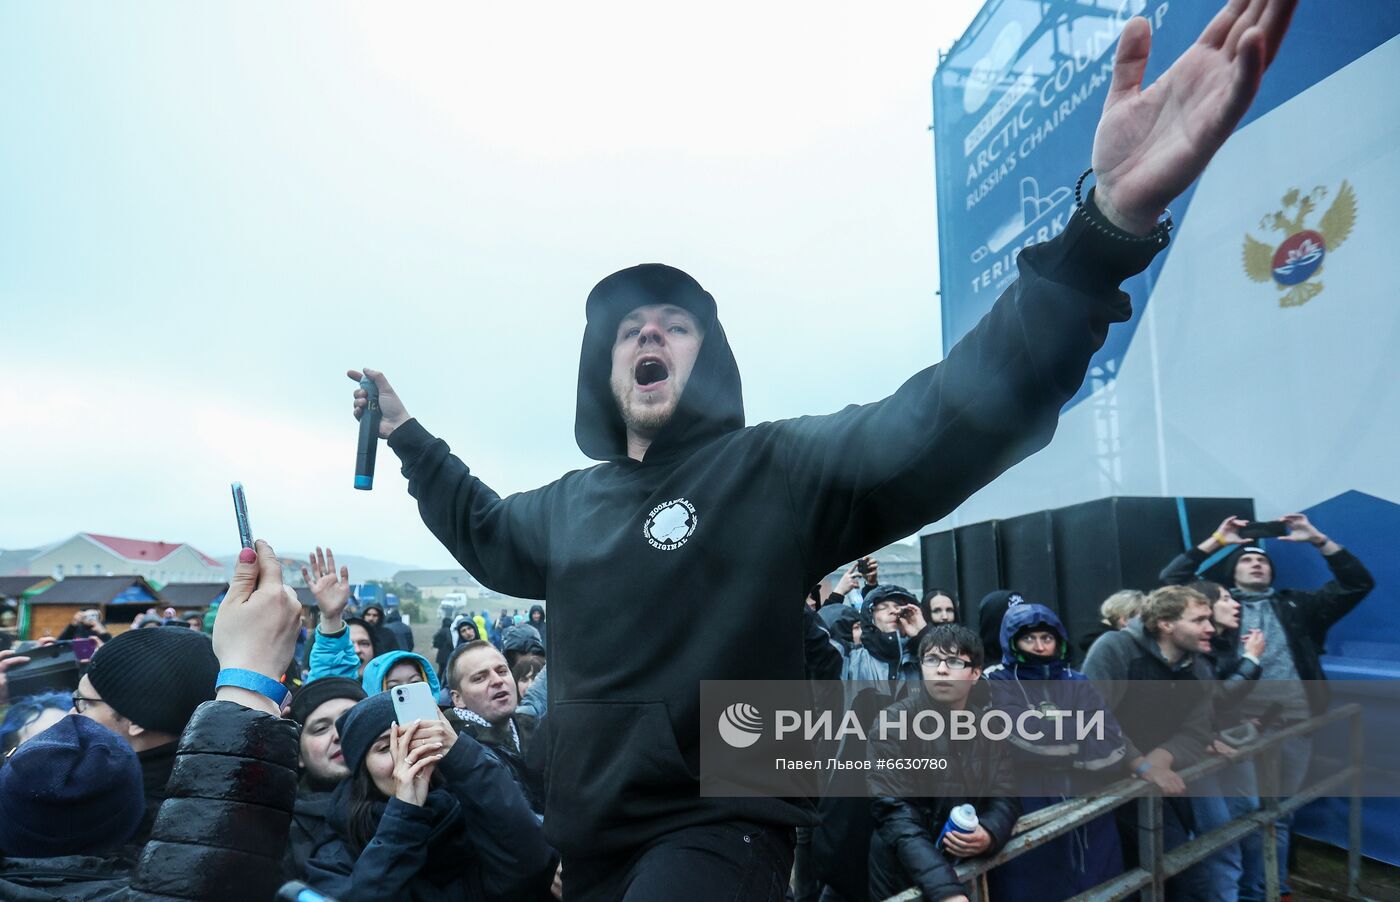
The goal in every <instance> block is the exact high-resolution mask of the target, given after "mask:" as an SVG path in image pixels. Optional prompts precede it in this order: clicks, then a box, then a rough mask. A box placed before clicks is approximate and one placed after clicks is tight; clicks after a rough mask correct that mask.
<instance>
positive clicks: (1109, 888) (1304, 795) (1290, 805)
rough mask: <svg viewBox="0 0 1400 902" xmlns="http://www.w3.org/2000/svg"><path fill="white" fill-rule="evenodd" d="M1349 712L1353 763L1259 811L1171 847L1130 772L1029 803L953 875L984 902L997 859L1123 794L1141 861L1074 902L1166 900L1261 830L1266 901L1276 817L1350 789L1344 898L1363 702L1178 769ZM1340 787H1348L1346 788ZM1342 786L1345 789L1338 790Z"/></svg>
mask: <svg viewBox="0 0 1400 902" xmlns="http://www.w3.org/2000/svg"><path fill="white" fill-rule="evenodd" d="M1342 720H1349V721H1350V724H1349V727H1350V733H1349V737H1348V744H1349V747H1348V758H1349V759H1350V765H1349V766H1348V767H1345V768H1343V769H1341V770H1340V771H1337V772H1335V773H1332V774H1329V775H1328V776H1326V777H1324V778H1322V779H1320V780H1318V781H1317V782H1316V783H1313V784H1312V785H1311V786H1306V787H1304V788H1302V789H1300V790H1298V792H1296V793H1295V794H1293V795H1292V796H1290V797H1288V798H1286V799H1277V798H1273V797H1267V798H1264V797H1261V798H1260V800H1259V802H1260V808H1259V810H1258V811H1254V812H1251V813H1249V814H1245V815H1241V816H1240V817H1238V818H1235V819H1234V820H1231V821H1229V822H1227V823H1225V824H1222V825H1220V826H1219V827H1217V828H1215V829H1214V830H1211V831H1210V832H1209V833H1206V834H1203V835H1201V836H1198V837H1196V838H1195V839H1193V840H1191V841H1190V842H1187V843H1184V844H1183V845H1180V846H1177V847H1176V848H1175V849H1172V850H1171V851H1170V852H1168V851H1165V850H1164V849H1163V845H1162V794H1161V792H1160V791H1159V790H1158V789H1157V787H1156V786H1155V785H1154V784H1152V783H1148V782H1146V781H1144V780H1139V779H1136V778H1129V779H1126V780H1120V781H1119V782H1117V783H1114V784H1113V785H1111V786H1109V787H1107V789H1106V790H1105V791H1104V792H1103V793H1102V794H1100V795H1098V796H1095V797H1094V798H1090V799H1070V800H1068V801H1065V802H1060V803H1059V804H1057V805H1051V806H1050V807H1048V808H1042V809H1040V810H1039V811H1033V812H1031V813H1030V814H1027V815H1024V816H1022V817H1021V818H1020V819H1018V820H1017V821H1016V826H1015V828H1014V829H1013V830H1012V838H1011V840H1010V841H1009V842H1008V843H1007V844H1006V845H1005V846H1003V847H1002V849H1001V851H1000V852H998V853H997V854H996V855H993V856H991V857H989V858H974V859H971V860H968V861H964V862H962V863H960V864H959V865H958V866H957V874H958V878H959V879H960V880H962V882H963V885H964V886H965V887H966V888H967V891H968V892H967V896H968V899H969V900H970V902H988V900H989V899H990V896H989V894H988V892H987V872H988V871H991V870H992V869H993V868H995V867H996V866H997V865H1000V864H1005V863H1006V862H1008V861H1010V860H1012V859H1013V858H1016V857H1018V856H1020V855H1022V854H1025V853H1026V852H1029V851H1031V850H1032V849H1036V848H1038V847H1040V846H1042V845H1044V844H1045V843H1047V842H1049V841H1050V840H1052V839H1054V838H1055V837H1057V836H1062V835H1064V834H1065V833H1068V832H1069V831H1071V830H1074V829H1076V828H1078V827H1081V826H1083V825H1084V824H1087V823H1088V822H1089V821H1092V820H1093V819H1094V818H1096V817H1099V816H1101V815H1103V814H1106V813H1107V812H1110V811H1113V810H1115V809H1117V808H1118V807H1120V806H1122V805H1125V804H1127V803H1128V802H1131V801H1133V800H1134V799H1136V800H1137V803H1138V835H1139V837H1140V838H1141V839H1140V841H1139V843H1138V866H1137V867H1135V868H1129V869H1127V870H1125V871H1124V872H1123V873H1122V874H1120V875H1118V876H1117V877H1115V878H1113V879H1112V880H1109V881H1107V882H1105V883H1101V884H1099V885H1098V886H1096V887H1094V888H1093V889H1091V890H1087V891H1086V892H1083V893H1080V894H1079V895H1078V896H1075V897H1074V899H1073V900H1071V902H1112V900H1117V899H1124V898H1127V897H1128V896H1131V895H1132V894H1133V893H1136V892H1141V893H1142V899H1143V900H1145V902H1164V900H1165V899H1166V882H1167V878H1169V877H1173V876H1175V875H1177V874H1180V873H1181V872H1182V871H1184V870H1186V869H1187V868H1189V867H1191V866H1192V865H1194V864H1196V863H1198V862H1200V861H1202V860H1204V859H1205V858H1207V857H1208V856H1210V855H1211V854H1213V853H1214V852H1216V851H1218V850H1220V849H1222V848H1224V847H1225V846H1228V845H1230V844H1231V843H1235V842H1239V841H1240V840H1241V839H1243V838H1244V837H1246V836H1248V835H1249V834H1251V833H1254V832H1256V831H1258V830H1263V831H1264V843H1263V845H1264V875H1265V889H1266V892H1267V897H1268V899H1269V900H1270V902H1276V900H1277V899H1278V898H1279V885H1278V847H1277V845H1276V844H1275V832H1276V827H1275V822H1276V821H1277V820H1278V819H1279V818H1281V817H1284V816H1286V815H1288V814H1291V813H1293V812H1294V811H1297V810H1298V809H1299V808H1301V807H1303V806H1304V805H1306V804H1307V803H1309V802H1311V801H1312V800H1313V799H1316V798H1320V797H1322V796H1325V795H1347V796H1348V797H1349V799H1350V803H1349V805H1350V807H1349V809H1348V824H1347V829H1348V840H1349V841H1348V843H1347V889H1346V894H1347V896H1348V897H1349V898H1352V899H1360V898H1362V896H1361V771H1362V768H1361V752H1362V743H1361V740H1362V732H1361V706H1360V705H1358V704H1355V703H1352V704H1348V705H1343V706H1341V707H1338V708H1336V709H1334V710H1332V711H1328V712H1327V713H1326V714H1319V715H1318V716H1317V717H1313V718H1311V719H1309V720H1305V721H1303V722H1301V723H1297V724H1294V725H1292V726H1290V727H1286V728H1284V729H1282V730H1279V731H1277V732H1273V733H1268V734H1266V735H1265V736H1262V737H1260V738H1259V739H1257V740H1255V741H1254V742H1251V743H1249V744H1247V745H1244V746H1241V747H1240V748H1239V749H1238V752H1237V754H1236V755H1235V756H1234V757H1231V758H1224V757H1220V756H1211V757H1209V758H1207V759H1206V760H1204V761H1201V762H1199V763H1197V764H1193V765H1192V766H1191V767H1188V768H1186V769H1185V770H1183V771H1181V772H1180V776H1181V778H1182V780H1184V781H1185V782H1187V783H1190V782H1192V781H1193V780H1198V779H1200V778H1201V777H1204V776H1207V775H1208V774H1213V773H1215V772H1216V771H1219V770H1223V769H1225V768H1227V767H1230V766H1231V765H1234V764H1238V763H1239V762H1241V761H1250V760H1253V759H1255V758H1256V757H1258V756H1259V755H1260V754H1261V753H1264V752H1267V751H1269V750H1270V749H1273V748H1275V747H1277V746H1278V745H1279V744H1280V743H1281V742H1283V741H1284V740H1285V739H1289V738H1292V737H1294V736H1305V735H1309V734H1311V733H1314V732H1316V731H1317V730H1320V729H1322V728H1323V727H1326V726H1328V725H1330V724H1334V723H1337V722H1338V721H1342ZM1343 787H1345V789H1343ZM1339 790H1342V791H1339ZM921 898H923V896H922V894H921V893H920V892H919V890H918V888H917V887H911V888H910V889H907V890H905V891H904V892H902V893H899V894H898V895H895V896H891V897H890V898H889V899H888V900H886V902H908V900H913V899H921Z"/></svg>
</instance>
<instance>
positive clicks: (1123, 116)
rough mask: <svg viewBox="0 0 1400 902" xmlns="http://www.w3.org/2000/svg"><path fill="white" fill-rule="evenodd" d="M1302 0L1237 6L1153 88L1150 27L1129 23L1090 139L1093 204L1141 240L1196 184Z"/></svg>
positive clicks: (1236, 2)
mask: <svg viewBox="0 0 1400 902" xmlns="http://www.w3.org/2000/svg"><path fill="white" fill-rule="evenodd" d="M1296 4H1297V0H1231V2H1230V3H1229V4H1228V5H1227V6H1225V8H1223V9H1222V10H1221V11H1220V12H1219V13H1217V14H1216V16H1215V18H1214V19H1212V20H1211V22H1210V24H1209V25H1208V26H1206V29H1205V31H1203V32H1201V36H1200V37H1199V38H1197V39H1196V42H1195V43H1194V44H1192V45H1191V46H1190V47H1189V48H1188V49H1187V50H1186V52H1185V53H1183V54H1182V55H1181V56H1179V57H1177V59H1176V61H1175V62H1174V63H1172V65H1171V66H1170V68H1168V69H1167V71H1166V72H1163V73H1162V74H1161V76H1159V77H1158V78H1157V80H1156V81H1155V82H1153V84H1152V85H1151V87H1149V88H1148V89H1147V90H1145V91H1144V90H1142V76H1143V72H1144V71H1146V69H1147V55H1148V51H1149V49H1150V48H1151V46H1152V29H1151V27H1150V26H1149V25H1148V22H1147V20H1146V19H1144V18H1141V17H1134V18H1132V19H1130V20H1128V23H1127V25H1126V26H1125V27H1124V28H1123V33H1122V35H1121V36H1120V37H1119V39H1118V51H1117V53H1116V54H1115V55H1114V59H1113V80H1112V82H1111V83H1110V85H1109V88H1108V96H1107V98H1105V100H1104V105H1103V117H1102V118H1100V119H1099V126H1098V130H1097V131H1096V132H1095V134H1094V151H1093V156H1092V165H1093V167H1094V172H1095V173H1096V174H1097V175H1098V180H1099V181H1098V188H1097V190H1096V191H1095V192H1094V198H1095V200H1096V201H1097V203H1098V207H1099V209H1100V210H1102V211H1103V214H1104V215H1105V216H1107V217H1108V219H1109V220H1110V221H1111V222H1113V224H1114V225H1116V226H1118V227H1119V228H1121V229H1125V230H1127V231H1129V232H1133V233H1135V234H1138V235H1146V234H1148V232H1150V231H1151V230H1152V228H1153V227H1154V225H1155V223H1156V221H1157V217H1158V216H1159V215H1160V214H1161V212H1162V211H1163V210H1164V209H1165V208H1166V205H1167V204H1168V203H1169V202H1170V201H1171V200H1172V198H1174V197H1176V196H1177V195H1178V194H1180V193H1181V192H1182V191H1183V190H1185V188H1186V186H1188V185H1190V184H1191V183H1192V182H1193V181H1195V180H1196V177H1197V176H1199V175H1200V174H1201V172H1203V171H1204V170H1205V168H1206V164H1207V163H1209V162H1210V158H1211V157H1213V156H1215V152H1216V151H1217V150H1219V149H1220V145H1222V144H1224V143H1225V139H1226V138H1228V137H1229V136H1230V133H1231V132H1233V131H1234V130H1235V126H1236V125H1237V124H1238V123H1239V121H1240V119H1241V118H1243V117H1244V114H1245V111H1246V110H1248V109H1249V104H1250V101H1252V100H1253V99H1254V95H1255V93H1257V92H1258V90H1259V82H1260V80H1261V79H1262V78H1263V77H1264V70H1265V69H1266V68H1267V67H1268V65H1269V63H1271V62H1272V61H1273V59H1274V56H1275V54H1277V53H1278V48H1279V44H1280V43H1281V42H1282V41H1283V35H1284V33H1285V32H1286V31H1287V30H1288V21H1289V19H1290V18H1292V15H1293V8H1294V6H1295V5H1296Z"/></svg>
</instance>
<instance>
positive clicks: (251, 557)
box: [238, 548, 258, 564]
mask: <svg viewBox="0 0 1400 902" xmlns="http://www.w3.org/2000/svg"><path fill="white" fill-rule="evenodd" d="M257 559H258V553H257V552H256V551H254V550H253V549H251V548H244V549H243V550H242V551H240V552H238V563H240V564H251V563H253V561H256V560H257Z"/></svg>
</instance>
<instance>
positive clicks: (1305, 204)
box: [1244, 180, 1356, 307]
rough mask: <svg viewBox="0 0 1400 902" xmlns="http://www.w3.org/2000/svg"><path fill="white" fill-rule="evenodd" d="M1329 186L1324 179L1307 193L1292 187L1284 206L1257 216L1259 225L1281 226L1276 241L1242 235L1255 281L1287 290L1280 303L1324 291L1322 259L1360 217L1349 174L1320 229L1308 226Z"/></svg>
mask: <svg viewBox="0 0 1400 902" xmlns="http://www.w3.org/2000/svg"><path fill="white" fill-rule="evenodd" d="M1326 197H1327V189H1326V188H1325V187H1323V186H1321V185H1319V186H1317V187H1316V188H1314V189H1312V191H1310V192H1308V193H1307V194H1303V193H1302V192H1300V191H1299V190H1298V189H1297V188H1291V189H1289V191H1288V193H1287V194H1285V195H1284V196H1283V198H1282V200H1283V208H1282V209H1280V210H1278V211H1276V212H1274V213H1270V214H1269V215H1267V216H1265V217H1264V218H1263V219H1261V220H1259V228H1260V229H1263V230H1265V231H1267V230H1270V229H1272V230H1274V231H1276V232H1282V233H1283V235H1284V236H1285V237H1284V239H1283V241H1282V242H1281V243H1280V244H1279V245H1278V247H1274V248H1271V247H1269V245H1267V244H1265V243H1264V242H1263V241H1258V240H1256V239H1255V238H1254V237H1252V236H1251V235H1249V234H1247V233H1246V234H1245V236H1244V271H1245V273H1246V274H1247V275H1248V276H1249V277H1250V278H1251V279H1253V280H1254V281H1256V282H1269V281H1272V282H1273V283H1274V284H1275V285H1277V286H1278V289H1279V290H1280V291H1281V292H1283V294H1282V295H1280V296H1279V299H1278V304H1279V306H1280V307H1297V306H1299V305H1301V304H1306V303H1307V302H1308V301H1310V300H1312V299H1313V298H1315V297H1317V295H1318V294H1319V293H1320V292H1321V291H1322V282H1321V280H1320V279H1315V278H1313V277H1314V276H1319V275H1321V274H1322V261H1323V259H1324V258H1325V257H1326V256H1327V255H1328V254H1330V253H1332V252H1333V251H1335V250H1336V249H1337V248H1339V247H1341V246H1342V242H1344V241H1346V240H1347V236H1348V235H1350V234H1351V227H1352V225H1353V224H1354V223H1355V222H1356V192H1354V191H1352V189H1351V185H1350V184H1348V183H1347V182H1346V181H1345V180H1343V181H1342V186H1341V187H1340V188H1338V189H1337V197H1336V199H1334V200H1333V201H1332V205H1331V206H1330V207H1328V208H1327V212H1326V213H1323V214H1322V219H1321V221H1319V222H1318V224H1317V228H1316V229H1309V228H1304V223H1303V221H1304V220H1305V219H1306V218H1307V216H1308V214H1309V213H1312V212H1313V211H1314V210H1315V209H1317V208H1318V206H1319V205H1321V203H1322V201H1323V200H1324V199H1325V198H1326Z"/></svg>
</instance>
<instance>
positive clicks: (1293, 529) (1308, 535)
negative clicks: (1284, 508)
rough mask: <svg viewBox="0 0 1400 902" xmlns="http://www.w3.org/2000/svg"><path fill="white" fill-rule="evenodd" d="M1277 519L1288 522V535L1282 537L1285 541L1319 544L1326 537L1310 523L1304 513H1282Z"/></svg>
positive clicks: (1324, 540)
mask: <svg viewBox="0 0 1400 902" xmlns="http://www.w3.org/2000/svg"><path fill="white" fill-rule="evenodd" d="M1279 519H1281V520H1283V522H1285V523H1287V524H1288V535H1286V536H1284V537H1283V541H1285V542H1311V543H1313V544H1314V545H1321V544H1323V543H1325V542H1326V541H1327V537H1326V536H1325V535H1323V534H1322V531H1321V530H1319V529H1318V528H1317V527H1316V526H1313V525H1312V521H1311V520H1309V519H1308V517H1307V515H1306V514H1284V515H1283V516H1282V517H1280V518H1279Z"/></svg>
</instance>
